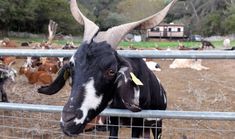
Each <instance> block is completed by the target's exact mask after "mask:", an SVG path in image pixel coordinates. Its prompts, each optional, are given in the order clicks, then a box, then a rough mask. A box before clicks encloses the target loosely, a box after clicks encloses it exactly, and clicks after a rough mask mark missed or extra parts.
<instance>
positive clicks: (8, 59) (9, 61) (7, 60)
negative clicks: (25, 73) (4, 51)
mask: <svg viewBox="0 0 235 139" xmlns="http://www.w3.org/2000/svg"><path fill="white" fill-rule="evenodd" d="M0 60H1V61H2V63H3V64H5V65H10V64H13V63H15V62H16V57H13V56H6V57H5V56H4V57H0Z"/></svg>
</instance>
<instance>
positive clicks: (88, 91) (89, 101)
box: [74, 78, 103, 125]
mask: <svg viewBox="0 0 235 139" xmlns="http://www.w3.org/2000/svg"><path fill="white" fill-rule="evenodd" d="M84 87H85V94H84V100H83V102H82V106H81V108H80V110H81V111H82V112H83V116H82V118H81V119H78V118H75V119H74V122H75V124H76V125H78V124H83V123H84V120H85V118H86V116H87V114H88V111H89V110H91V109H94V110H95V109H97V107H98V106H99V105H100V103H101V101H102V98H103V96H102V95H101V96H97V95H96V90H95V87H94V79H93V78H91V80H90V81H88V82H87V83H86V84H84Z"/></svg>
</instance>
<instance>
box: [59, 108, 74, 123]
mask: <svg viewBox="0 0 235 139" xmlns="http://www.w3.org/2000/svg"><path fill="white" fill-rule="evenodd" d="M75 118H76V114H75V113H72V112H65V111H63V112H62V121H64V122H69V121H72V120H73V119H75Z"/></svg>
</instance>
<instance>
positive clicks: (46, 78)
mask: <svg viewBox="0 0 235 139" xmlns="http://www.w3.org/2000/svg"><path fill="white" fill-rule="evenodd" d="M19 74H20V75H22V74H24V75H25V76H26V77H27V79H28V82H29V83H30V84H35V83H37V82H39V83H42V84H50V83H52V76H51V75H50V74H49V73H48V72H46V71H33V69H32V68H30V67H21V68H20V71H19Z"/></svg>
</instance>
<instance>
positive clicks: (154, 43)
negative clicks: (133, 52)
mask: <svg viewBox="0 0 235 139" xmlns="http://www.w3.org/2000/svg"><path fill="white" fill-rule="evenodd" d="M10 39H13V40H15V41H16V42H17V43H21V42H26V41H31V42H42V41H43V40H47V39H46V38H10ZM81 41H82V39H81V38H78V39H74V43H75V44H76V45H79V44H80V43H81ZM66 42H67V41H66V40H54V41H53V43H56V44H59V45H65V44H66ZM181 43H182V44H183V45H184V46H186V47H200V46H201V42H190V41H185V42H181ZM212 44H213V45H214V46H215V47H216V48H220V47H222V46H223V41H213V42H212ZM119 45H120V46H121V47H124V48H127V47H129V46H132V47H135V48H156V47H159V48H163V49H166V48H176V47H177V46H178V42H177V41H146V42H121V43H120V44H119ZM231 46H235V40H234V41H231Z"/></svg>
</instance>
